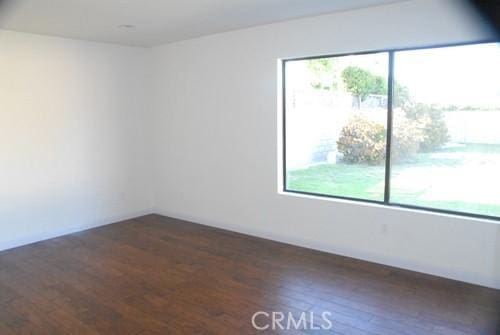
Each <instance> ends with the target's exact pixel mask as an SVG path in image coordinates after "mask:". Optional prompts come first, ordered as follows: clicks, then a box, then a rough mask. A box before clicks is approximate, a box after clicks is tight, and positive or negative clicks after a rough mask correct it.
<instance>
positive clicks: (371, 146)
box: [337, 115, 385, 164]
mask: <svg viewBox="0 0 500 335" xmlns="http://www.w3.org/2000/svg"><path fill="white" fill-rule="evenodd" d="M337 149H338V151H339V152H341V153H342V154H343V160H344V161H346V162H348V163H369V164H379V163H381V162H383V161H384V158H385V128H384V126H383V125H381V124H380V123H377V122H373V121H369V120H366V119H364V118H362V117H360V116H357V115H356V116H354V117H352V118H351V119H350V120H349V122H348V123H347V124H346V125H345V126H344V128H342V130H341V132H340V136H339V139H338V141H337Z"/></svg>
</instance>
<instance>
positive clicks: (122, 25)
mask: <svg viewBox="0 0 500 335" xmlns="http://www.w3.org/2000/svg"><path fill="white" fill-rule="evenodd" d="M118 28H120V29H135V26H134V25H133V24H120V25H119V26H118Z"/></svg>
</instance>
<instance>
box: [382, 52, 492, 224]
mask: <svg viewBox="0 0 500 335" xmlns="http://www.w3.org/2000/svg"><path fill="white" fill-rule="evenodd" d="M394 76H395V77H394V78H395V86H394V118H393V122H394V127H393V128H394V129H393V135H392V137H393V141H392V155H391V156H392V169H391V174H392V176H391V199H390V200H391V202H392V203H399V204H409V205H416V206H422V207H428V208H436V209H444V210H451V211H457V212H467V213H473V214H482V215H490V216H500V47H499V44H494V43H492V44H479V45H469V46H459V47H447V48H437V49H425V50H414V51H402V52H396V53H395V68H394Z"/></svg>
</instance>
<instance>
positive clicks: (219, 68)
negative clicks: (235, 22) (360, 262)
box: [154, 0, 500, 288]
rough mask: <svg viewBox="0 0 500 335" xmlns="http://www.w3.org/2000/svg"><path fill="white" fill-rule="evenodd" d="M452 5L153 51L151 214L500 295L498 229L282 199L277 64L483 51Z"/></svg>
mask: <svg viewBox="0 0 500 335" xmlns="http://www.w3.org/2000/svg"><path fill="white" fill-rule="evenodd" d="M453 3H455V4H456V3H458V2H457V1H454V0H451V1H447V0H443V1H436V0H415V1H409V2H402V3H399V4H394V5H388V6H380V7H373V8H368V9H363V10H357V11H350V12H342V13H337V14H332V15H326V16H320V17H315V18H307V19H301V20H295V21H289V22H285V23H279V24H273V25H267V26H261V27H256V28H251V29H245V30H239V31H234V32H228V33H224V34H218V35H213V36H209V37H203V38H198V39H193V40H189V41H184V42H179V43H175V44H170V45H166V46H163V47H159V48H156V49H154V53H155V55H154V56H155V58H156V60H155V62H156V66H157V76H156V86H155V87H156V89H157V90H156V116H155V117H156V119H155V122H154V123H155V126H156V141H157V146H156V149H157V150H156V154H155V155H156V160H155V162H156V168H157V170H156V178H155V186H156V190H155V192H156V195H157V199H156V200H157V203H156V211H157V212H159V213H162V214H167V215H172V216H177V217H182V218H187V219H191V220H193V221H197V222H200V223H205V224H211V225H214V226H220V227H224V228H228V229H232V230H236V231H241V232H246V233H250V234H255V235H258V236H263V237H268V238H272V239H276V240H280V241H286V242H291V243H294V244H298V245H303V246H308V247H312V248H316V249H321V250H326V251H330V252H334V253H339V254H345V255H349V256H353V257H358V258H362V259H366V260H372V261H375V262H380V263H385V264H390V265H395V266H398V267H403V268H408V269H413V270H417V271H422V272H427V273H432V274H436V275H441V276H445V277H450V278H456V279H459V280H464V281H468V282H472V283H478V284H482V285H486V286H491V287H496V288H500V225H498V224H496V223H494V222H488V221H481V220H474V219H466V218H459V217H452V216H446V215H438V214H431V213H425V212H413V211H409V210H403V209H395V208H385V207H380V206H375V205H364V204H359V203H352V202H344V201H334V200H320V199H314V198H309V197H299V196H291V195H283V194H278V191H277V189H278V187H277V185H278V184H279V180H280V174H279V168H280V159H279V158H278V157H279V154H280V152H279V149H278V148H279V146H278V145H277V143H278V142H279V138H280V129H279V124H280V120H279V116H278V113H277V100H278V97H279V95H278V92H279V90H278V82H277V77H278V73H277V72H278V70H277V68H278V67H277V59H279V58H287V57H297V56H308V55H318V54H330V53H345V52H351V51H362V50H370V49H381V48H393V47H405V46H416V45H427V44H438V43H450V42H459V41H468V40H476V39H482V38H485V37H488V36H486V33H485V31H484V30H483V28H482V27H479V26H477V25H475V24H473V23H472V22H471V20H470V18H469V17H468V16H467V15H466V14H465V13H464V12H463V11H461V10H460V9H459V8H457V7H455V6H453V5H452V4H453Z"/></svg>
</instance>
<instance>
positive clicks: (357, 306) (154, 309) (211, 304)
mask: <svg viewBox="0 0 500 335" xmlns="http://www.w3.org/2000/svg"><path fill="white" fill-rule="evenodd" d="M258 311H262V312H266V313H270V314H269V317H268V316H267V314H260V315H258V317H257V318H256V319H255V320H256V321H257V325H258V326H260V327H264V326H265V325H267V324H269V326H272V314H271V313H272V312H273V311H275V312H281V313H284V314H283V315H285V321H283V322H281V323H279V324H276V327H277V328H280V327H279V325H280V324H281V325H282V326H284V327H285V326H286V323H287V320H289V319H290V317H289V316H288V312H290V313H291V316H292V318H293V319H294V320H295V321H297V320H300V317H301V316H303V315H305V316H306V317H307V323H306V325H307V326H308V327H304V323H302V324H300V327H299V328H300V329H299V330H281V329H276V330H272V329H271V328H269V329H267V330H265V331H258V330H256V329H254V328H253V327H252V323H251V320H252V316H253V315H254V313H256V312H258ZM326 311H327V312H330V313H331V315H328V319H329V320H330V321H331V323H332V327H331V329H328V330H325V329H320V330H313V329H310V328H311V323H310V322H309V321H311V320H309V318H312V321H311V322H312V326H313V327H320V326H321V325H323V326H325V325H328V324H326V323H325V322H324V319H322V318H321V313H323V312H326ZM302 312H307V313H306V314H302ZM275 316H276V318H277V319H278V320H279V319H280V315H279V314H275ZM292 325H293V323H292ZM305 328H308V329H305ZM274 333H276V334H346V335H347V334H382V335H393V334H422V335H445V334H456V335H463V334H500V291H498V290H492V289H487V288H483V287H478V286H473V285H469V284H465V283H460V282H456V281H451V280H447V279H442V278H437V277H433V276H429V275H424V274H419V273H414V272H410V271H404V270H399V269H395V268H391V267H387V266H382V265H377V264H373V263H368V262H364V261H359V260H354V259H351V258H347V257H341V256H336V255H331V254H327V253H322V252H317V251H313V250H309V249H304V248H299V247H294V246H290V245H286V244H281V243H277V242H272V241H269V240H264V239H259V238H255V237H249V236H245V235H241V234H236V233H232V232H228V231H224V230H219V229H215V228H210V227H206V226H202V225H197V224H193V223H188V222H184V221H179V220H175V219H171V218H167V217H161V216H158V215H150V216H145V217H141V218H137V219H134V220H129V221H125V222H120V223H116V224H112V225H108V226H104V227H100V228H97V229H92V230H88V231H85V232H81V233H77V234H72V235H68V236H64V237H60V238H56V239H52V240H48V241H44V242H39V243H35V244H32V245H28V246H24V247H20V248H16V249H12V250H8V251H4V252H0V334H1V335H9V334H50V335H54V334H141V335H146V334H274Z"/></svg>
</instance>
